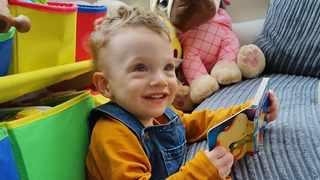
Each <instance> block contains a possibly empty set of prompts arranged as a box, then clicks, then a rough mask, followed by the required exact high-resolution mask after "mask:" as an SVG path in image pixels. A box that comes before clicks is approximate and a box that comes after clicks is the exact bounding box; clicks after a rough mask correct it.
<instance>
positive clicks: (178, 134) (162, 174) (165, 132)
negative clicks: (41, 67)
mask: <svg viewBox="0 0 320 180" xmlns="http://www.w3.org/2000/svg"><path fill="white" fill-rule="evenodd" d="M164 115H165V117H166V118H167V119H168V123H166V124H161V125H154V126H149V127H144V126H143V124H142V123H141V122H140V121H139V120H138V119H136V118H135V117H134V116H133V115H132V114H131V113H129V112H127V111H126V110H124V109H122V108H121V107H120V106H119V105H117V104H115V103H113V102H109V103H106V104H104V105H101V106H99V107H97V108H95V109H94V110H92V112H91V114H90V117H89V129H90V131H92V129H93V126H94V124H95V122H96V121H97V120H98V119H99V118H100V117H102V116H109V117H112V118H114V119H116V120H118V121H120V122H121V123H123V124H124V125H126V126H127V127H128V128H129V129H130V130H131V131H132V132H133V133H134V134H135V135H136V136H137V138H138V140H139V141H140V144H141V146H142V147H143V149H144V151H145V153H146V154H147V156H148V159H149V161H150V163H151V166H152V172H151V173H152V175H151V179H165V178H166V177H168V176H170V175H171V174H173V173H175V172H177V171H178V170H179V168H180V166H181V165H182V164H183V163H184V162H183V161H184V158H185V155H186V150H187V147H186V136H185V128H184V126H183V124H182V122H181V120H180V117H179V116H178V115H177V114H176V113H175V112H174V111H173V110H172V109H170V108H166V110H165V112H164Z"/></svg>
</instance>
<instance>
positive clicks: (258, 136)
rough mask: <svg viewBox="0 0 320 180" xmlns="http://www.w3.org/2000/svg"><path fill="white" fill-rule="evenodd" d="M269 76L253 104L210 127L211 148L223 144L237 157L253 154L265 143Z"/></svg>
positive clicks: (263, 81)
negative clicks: (264, 131) (264, 130)
mask: <svg viewBox="0 0 320 180" xmlns="http://www.w3.org/2000/svg"><path fill="white" fill-rule="evenodd" d="M268 82H269V78H263V79H262V81H261V83H260V85H259V87H258V89H257V91H256V93H255V96H254V99H253V101H252V104H251V105H250V106H249V107H248V108H246V109H243V110H241V111H239V112H238V113H235V114H234V115H233V116H231V117H229V118H227V119H225V120H224V121H222V122H220V123H219V124H217V125H215V126H213V127H212V128H210V129H209V131H208V133H207V141H208V147H209V150H212V149H213V148H214V147H215V146H217V145H221V146H224V147H225V148H227V149H229V150H230V152H231V153H232V154H233V156H234V157H235V159H237V160H238V159H240V158H242V157H243V156H244V155H245V154H253V153H255V152H257V151H258V150H259V147H261V146H262V145H263V128H264V126H265V124H266V121H265V119H266V115H267V111H268V108H269V105H270V103H269V98H268V91H269V85H268V84H269V83H268Z"/></svg>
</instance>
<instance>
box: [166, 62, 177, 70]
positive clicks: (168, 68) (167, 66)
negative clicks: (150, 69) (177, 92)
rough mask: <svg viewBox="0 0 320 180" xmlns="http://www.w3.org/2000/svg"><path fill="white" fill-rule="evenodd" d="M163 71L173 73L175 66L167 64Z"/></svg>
mask: <svg viewBox="0 0 320 180" xmlns="http://www.w3.org/2000/svg"><path fill="white" fill-rule="evenodd" d="M164 70H165V71H174V70H175V66H174V64H173V63H169V64H167V65H166V66H165V67H164Z"/></svg>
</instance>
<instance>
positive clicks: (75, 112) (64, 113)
mask: <svg viewBox="0 0 320 180" xmlns="http://www.w3.org/2000/svg"><path fill="white" fill-rule="evenodd" d="M50 106H51V107H50V108H49V109H48V110H46V111H43V112H35V113H34V114H31V115H29V116H25V117H22V118H21V119H17V120H14V121H4V122H2V123H1V124H0V127H2V128H0V179H10V180H11V179H15V178H16V177H17V173H16V172H17V170H16V167H17V169H18V176H19V177H20V179H22V180H44V179H45V180H57V179H59V180H70V179H77V180H85V178H86V174H85V158H86V153H87V148H88V143H89V135H88V126H87V117H88V115H89V112H90V110H91V109H92V108H93V107H94V100H93V98H92V96H90V95H89V93H87V92H83V93H80V94H78V95H73V96H70V97H67V98H65V99H64V100H61V103H60V104H57V105H55V106H52V105H50ZM2 114H3V112H2ZM0 115H1V109H0ZM0 121H1V119H0ZM6 132H7V133H6ZM11 150H12V151H11ZM3 153H4V155H5V158H6V159H4V160H3V157H2V154H3ZM12 154H13V156H12ZM4 171H5V174H3V173H2V172H4ZM9 173H10V174H9ZM3 175H5V176H8V177H10V178H2V177H3ZM9 175H10V176H9ZM11 177H12V178H11Z"/></svg>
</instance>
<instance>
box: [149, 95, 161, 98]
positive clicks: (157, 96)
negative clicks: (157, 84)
mask: <svg viewBox="0 0 320 180" xmlns="http://www.w3.org/2000/svg"><path fill="white" fill-rule="evenodd" d="M151 97H152V98H162V97H163V95H153V96H151Z"/></svg>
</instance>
